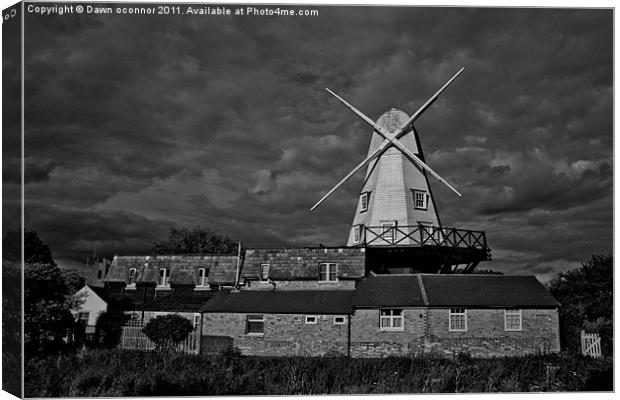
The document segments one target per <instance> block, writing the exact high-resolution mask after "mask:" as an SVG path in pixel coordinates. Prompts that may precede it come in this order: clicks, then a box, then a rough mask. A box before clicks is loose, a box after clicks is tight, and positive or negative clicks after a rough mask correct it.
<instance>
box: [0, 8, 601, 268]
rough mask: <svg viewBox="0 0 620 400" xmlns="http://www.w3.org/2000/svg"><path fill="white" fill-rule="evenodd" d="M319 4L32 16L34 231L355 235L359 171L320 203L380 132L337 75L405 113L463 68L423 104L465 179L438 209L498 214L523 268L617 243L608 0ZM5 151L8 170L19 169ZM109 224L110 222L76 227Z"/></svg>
mask: <svg viewBox="0 0 620 400" xmlns="http://www.w3.org/2000/svg"><path fill="white" fill-rule="evenodd" d="M313 8H314V7H313ZM319 11H320V16H319V17H308V18H299V19H284V18H269V17H259V18H241V17H237V18H204V17H185V18H178V17H177V16H174V17H155V18H153V17H148V18H145V17H139V16H125V17H124V16H91V17H76V16H68V15H67V16H63V17H62V18H56V17H35V16H28V18H27V26H26V39H27V40H26V79H27V81H26V127H25V132H26V137H25V141H26V156H27V158H26V179H27V185H26V194H27V199H26V200H27V203H26V207H27V209H29V215H30V219H29V221H30V223H31V224H32V228H34V229H38V230H40V231H41V232H42V235H43V236H44V237H45V238H46V239H48V240H49V241H50V242H53V247H55V248H58V251H61V252H63V254H70V253H75V254H77V253H80V252H82V251H86V250H88V246H90V245H91V244H92V243H93V242H96V241H98V240H99V241H101V242H102V243H101V245H102V246H107V247H108V248H110V249H113V248H114V250H113V251H115V252H122V251H129V250H132V251H148V249H149V248H150V241H152V240H154V239H157V237H156V236H157V235H165V233H166V232H167V229H168V228H169V227H170V226H192V225H202V226H209V227H210V228H212V229H214V230H216V231H220V232H223V233H228V234H230V235H231V236H234V237H235V238H238V239H240V240H243V241H244V242H245V243H246V244H247V245H248V246H280V245H291V244H294V245H317V244H318V243H319V242H321V243H324V244H332V245H339V244H342V243H344V241H345V239H346V235H347V232H348V229H349V224H350V221H351V219H352V216H353V212H354V208H355V204H356V200H357V196H358V191H359V187H360V185H361V183H362V178H363V177H362V176H361V175H362V174H359V175H358V176H356V177H354V178H353V179H351V180H350V181H349V182H347V183H346V184H345V185H344V186H343V187H342V188H341V189H340V190H339V191H338V192H336V193H335V195H333V196H332V197H330V198H329V200H328V201H327V202H326V203H325V204H323V205H322V206H321V207H320V208H319V209H317V210H315V211H313V212H309V211H308V209H309V208H310V206H311V205H312V204H314V202H316V201H317V200H318V199H319V198H320V197H321V195H322V194H323V193H324V192H326V191H327V190H329V188H330V187H331V186H333V185H334V184H335V183H336V182H337V181H338V180H339V179H340V178H341V177H343V176H344V175H345V174H346V173H347V172H349V170H351V169H352V168H353V167H354V166H355V165H356V164H357V163H359V162H360V161H361V160H362V159H363V158H364V157H365V155H366V152H367V149H368V147H367V146H368V144H369V141H370V134H371V132H370V131H369V129H368V128H367V127H366V126H365V125H363V123H362V122H360V121H359V120H358V119H357V118H356V117H355V116H354V115H352V114H351V113H350V112H349V111H348V110H347V109H345V108H344V107H342V105H340V104H339V103H338V102H337V100H335V99H334V98H332V97H331V96H329V95H328V94H327V93H326V92H325V91H324V88H325V87H329V88H330V89H332V90H334V91H335V92H336V93H338V94H340V95H341V96H343V97H344V98H345V99H347V100H348V101H350V102H351V103H353V104H354V105H355V106H357V107H358V108H359V109H360V110H362V111H363V112H365V113H366V114H367V115H369V116H370V117H372V118H376V117H378V116H379V115H380V114H381V113H383V112H384V111H385V110H386V109H387V108H390V107H398V108H401V109H403V110H404V111H406V112H407V113H409V114H411V113H412V112H414V111H415V110H416V109H417V108H418V107H419V106H420V105H421V104H423V103H424V102H425V101H426V100H427V98H428V97H429V96H430V95H431V94H432V93H434V92H435V91H436V90H437V89H438V88H439V87H440V86H441V85H443V83H444V82H445V81H446V80H447V79H448V78H449V77H450V76H451V75H453V74H454V73H455V72H456V71H457V70H458V69H459V68H460V67H461V66H464V67H465V68H466V69H465V72H464V73H463V75H462V76H461V77H459V79H458V80H457V81H455V83H454V84H453V85H452V86H451V87H450V88H449V89H448V90H447V91H446V92H445V94H444V95H443V96H442V97H441V98H440V99H439V100H438V101H437V102H436V103H435V104H433V106H432V107H431V108H429V109H428V110H427V111H426V112H425V113H424V115H422V117H421V118H420V119H419V120H418V121H417V122H416V128H417V130H418V132H419V136H420V140H421V142H422V145H423V148H424V152H425V157H426V161H427V162H428V163H429V164H430V165H431V166H432V167H433V168H434V169H435V170H436V171H437V172H438V173H440V174H441V175H442V176H443V177H444V178H446V179H447V180H448V181H450V182H452V183H453V184H454V185H455V186H457V187H458V188H459V190H460V191H462V192H463V194H464V197H463V198H456V196H454V195H453V194H452V193H451V192H450V191H449V190H448V189H446V188H445V187H443V186H442V185H441V184H440V183H438V182H437V181H435V180H433V179H432V178H431V185H433V193H434V195H435V197H436V201H437V205H438V208H439V210H440V212H441V217H442V221H443V223H444V224H445V225H447V226H458V227H463V228H470V229H484V230H486V232H487V236H488V237H489V242H490V243H491V245H492V247H493V250H494V260H495V261H494V263H493V264H492V265H491V266H490V268H495V269H500V270H504V271H506V272H510V273H516V272H524V271H528V270H529V271H532V272H533V273H537V274H541V275H545V274H549V273H550V271H549V270H548V269H546V268H549V267H550V268H552V269H554V270H558V269H560V268H562V266H566V264H568V263H575V262H577V263H578V262H579V261H580V260H585V259H587V258H589V255H590V253H593V252H608V251H610V249H611V236H612V223H611V216H612V207H611V187H612V180H611V179H612V178H611V165H612V162H613V161H612V152H611V146H612V138H613V136H612V130H613V120H612V104H613V102H612V100H613V97H612V65H613V58H612V57H613V55H612V54H613V53H612V35H611V33H612V13H611V12H610V11H609V10H568V9H564V10H551V9H474V8H467V9H465V8H437V9H431V8H397V7H389V8H387V7H385V8H383V7H373V8H370V7H321V8H320V9H319ZM4 68H7V66H5V67H4ZM18 146H19V143H18V142H15V143H12V144H9V147H11V148H18ZM5 148H6V144H5ZM5 154H6V152H5ZM17 154H18V153H17ZM11 160H17V158H15V157H14V158H11V159H10V160H8V162H7V158H6V156H5V170H4V171H3V176H4V179H5V186H6V185H8V184H10V183H11V182H17V180H16V179H17V177H19V173H18V172H17V173H15V172H14V167H15V166H16V164H15V162H13V161H11ZM60 215H62V218H60V217H58V218H56V217H54V218H51V217H50V216H60ZM46 216H47V217H46ZM93 216H97V217H96V218H95V217H93ZM82 219H84V221H87V222H85V223H84V224H82V223H81V222H80V220H82ZM99 223H101V224H106V225H108V224H109V225H115V226H114V227H113V228H111V227H106V228H105V229H112V230H111V231H110V230H102V231H98V230H93V229H89V232H90V233H89V236H88V240H86V239H85V237H84V235H82V234H81V233H80V232H82V230H85V229H86V228H87V227H91V226H93V225H98V224H99ZM61 225H62V226H61ZM129 225H131V226H132V227H131V229H130V226H129ZM101 229H104V228H103V227H102V228H101ZM584 238H590V239H589V240H588V241H585V239H584ZM545 276H546V277H547V275H545Z"/></svg>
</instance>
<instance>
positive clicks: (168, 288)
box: [155, 285, 170, 290]
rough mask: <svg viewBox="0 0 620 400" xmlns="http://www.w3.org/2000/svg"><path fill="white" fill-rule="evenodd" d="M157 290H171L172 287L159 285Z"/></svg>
mask: <svg viewBox="0 0 620 400" xmlns="http://www.w3.org/2000/svg"><path fill="white" fill-rule="evenodd" d="M155 289H157V290H170V286H159V285H157V286H156V287H155Z"/></svg>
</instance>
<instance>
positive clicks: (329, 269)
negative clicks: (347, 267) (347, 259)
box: [319, 262, 338, 282]
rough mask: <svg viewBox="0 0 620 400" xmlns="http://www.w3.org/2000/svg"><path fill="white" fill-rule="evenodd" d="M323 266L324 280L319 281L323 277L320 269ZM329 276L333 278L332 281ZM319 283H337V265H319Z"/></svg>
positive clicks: (328, 263) (324, 263)
mask: <svg viewBox="0 0 620 400" xmlns="http://www.w3.org/2000/svg"><path fill="white" fill-rule="evenodd" d="M323 265H324V266H325V280H322V279H321V275H323V273H322V271H321V267H322V266H323ZM331 275H333V276H334V279H331ZM319 282H338V263H330V262H322V263H319Z"/></svg>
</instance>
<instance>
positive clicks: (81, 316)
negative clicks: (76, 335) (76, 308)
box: [76, 311, 90, 325]
mask: <svg viewBox="0 0 620 400" xmlns="http://www.w3.org/2000/svg"><path fill="white" fill-rule="evenodd" d="M76 320H77V321H83V322H84V325H88V321H89V320H90V312H89V311H80V312H78V313H77V318H76Z"/></svg>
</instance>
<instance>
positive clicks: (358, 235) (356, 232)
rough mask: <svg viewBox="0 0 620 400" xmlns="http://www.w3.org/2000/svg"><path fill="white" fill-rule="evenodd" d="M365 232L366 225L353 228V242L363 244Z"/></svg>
mask: <svg viewBox="0 0 620 400" xmlns="http://www.w3.org/2000/svg"><path fill="white" fill-rule="evenodd" d="M363 232H364V225H363V224H359V225H355V226H354V227H353V242H354V243H361V242H362V233H363Z"/></svg>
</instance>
